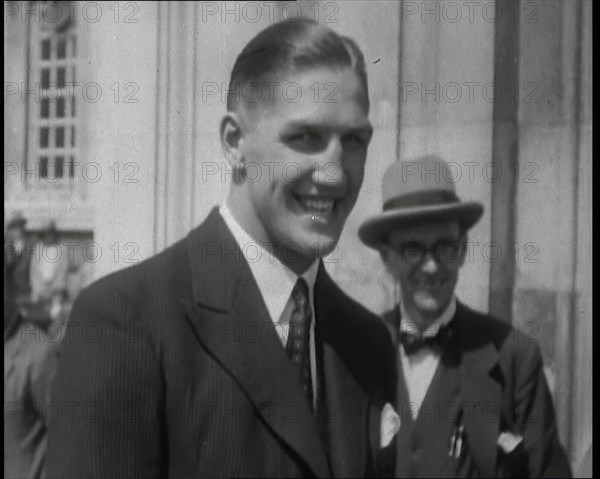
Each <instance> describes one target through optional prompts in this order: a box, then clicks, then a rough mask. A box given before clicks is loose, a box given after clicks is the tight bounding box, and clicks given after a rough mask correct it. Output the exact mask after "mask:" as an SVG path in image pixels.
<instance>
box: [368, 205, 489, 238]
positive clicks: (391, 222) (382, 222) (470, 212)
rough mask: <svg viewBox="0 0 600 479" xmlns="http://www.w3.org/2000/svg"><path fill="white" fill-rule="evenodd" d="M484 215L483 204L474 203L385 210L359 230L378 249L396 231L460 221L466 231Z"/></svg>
mask: <svg viewBox="0 0 600 479" xmlns="http://www.w3.org/2000/svg"><path fill="white" fill-rule="evenodd" d="M482 214H483V205H482V204H481V203H477V202H474V201H471V202H465V203H457V204H448V205H435V206H416V207H413V208H404V209H402V210H391V211H385V212H383V213H382V214H380V215H377V216H374V217H372V218H369V219H368V220H366V221H365V222H364V223H363V224H362V225H361V226H360V228H359V229H358V236H359V237H360V239H361V240H362V242H363V243H364V244H366V245H367V246H369V247H371V248H377V247H378V246H379V245H380V244H381V243H382V242H383V240H384V239H385V237H386V236H387V235H388V234H389V233H390V232H391V231H392V230H394V229H398V228H402V227H406V226H414V225H418V224H420V223H424V222H429V221H452V220H456V221H458V223H459V224H460V226H461V227H462V228H464V229H465V230H466V229H469V228H471V227H472V226H473V225H475V223H477V221H479V219H480V218H481V215H482Z"/></svg>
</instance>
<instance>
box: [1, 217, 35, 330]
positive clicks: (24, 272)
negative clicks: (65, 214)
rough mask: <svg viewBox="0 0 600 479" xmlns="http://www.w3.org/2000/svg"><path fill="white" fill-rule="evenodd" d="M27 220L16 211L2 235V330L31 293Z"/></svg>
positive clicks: (29, 244) (30, 248)
mask: <svg viewBox="0 0 600 479" xmlns="http://www.w3.org/2000/svg"><path fill="white" fill-rule="evenodd" d="M26 224H27V220H26V219H25V217H24V216H23V214H22V213H21V212H17V213H16V214H15V215H14V216H13V217H12V218H11V219H10V220H9V221H8V223H7V224H6V233H5V236H4V331H6V329H7V327H8V324H9V323H10V322H11V321H12V320H13V319H14V318H15V316H16V314H17V311H18V309H19V306H20V305H22V304H24V303H25V302H27V301H28V300H29V298H30V294H31V284H30V271H29V270H30V266H31V259H32V244H31V241H30V240H28V238H27V235H26V231H25V225H26Z"/></svg>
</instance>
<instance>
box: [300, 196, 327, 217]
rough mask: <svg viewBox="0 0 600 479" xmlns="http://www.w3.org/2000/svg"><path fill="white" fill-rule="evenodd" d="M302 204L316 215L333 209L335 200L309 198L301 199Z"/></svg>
mask: <svg viewBox="0 0 600 479" xmlns="http://www.w3.org/2000/svg"><path fill="white" fill-rule="evenodd" d="M301 202H302V206H304V207H305V208H306V209H307V210H309V211H310V212H311V213H314V214H316V215H325V214H329V213H331V212H332V211H333V204H334V200H320V199H314V198H311V199H307V198H304V199H302V200H301Z"/></svg>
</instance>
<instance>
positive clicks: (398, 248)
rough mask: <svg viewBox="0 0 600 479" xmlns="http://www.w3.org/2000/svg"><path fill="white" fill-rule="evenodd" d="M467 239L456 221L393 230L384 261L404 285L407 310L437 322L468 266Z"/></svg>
mask: <svg viewBox="0 0 600 479" xmlns="http://www.w3.org/2000/svg"><path fill="white" fill-rule="evenodd" d="M465 244H466V238H465V235H464V234H461V230H460V226H459V224H458V222H456V221H446V222H438V223H433V222H431V223H424V224H421V225H416V226H411V227H408V228H403V229H398V230H396V231H393V232H392V233H391V234H390V236H389V239H388V243H387V245H386V247H385V253H384V259H385V262H386V265H387V267H388V269H389V270H390V272H391V273H392V274H393V275H394V276H395V277H396V279H397V280H398V281H399V282H400V287H401V291H402V299H403V301H404V306H405V307H406V309H407V311H408V312H409V313H410V314H413V315H419V316H420V317H421V318H423V319H426V320H433V319H436V318H437V317H438V316H439V315H441V314H442V312H443V311H444V309H445V308H446V307H447V306H448V304H449V303H450V300H451V299H452V296H453V293H454V288H455V287H456V282H457V280H458V271H459V269H460V268H461V266H462V265H463V263H464V253H465Z"/></svg>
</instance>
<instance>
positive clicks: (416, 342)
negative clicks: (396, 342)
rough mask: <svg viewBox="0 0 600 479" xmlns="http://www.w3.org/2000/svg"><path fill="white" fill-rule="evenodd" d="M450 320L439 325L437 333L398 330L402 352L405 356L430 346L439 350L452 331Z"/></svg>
mask: <svg viewBox="0 0 600 479" xmlns="http://www.w3.org/2000/svg"><path fill="white" fill-rule="evenodd" d="M453 322H454V321H450V322H449V323H448V324H445V325H444V326H440V328H439V329H438V331H437V333H436V334H434V335H419V334H414V333H409V332H407V331H401V332H400V342H401V343H402V347H403V348H404V353H405V354H406V355H407V356H410V355H412V354H415V353H416V352H417V351H419V350H421V349H422V348H430V349H433V350H436V351H441V350H442V349H443V347H444V345H445V344H446V340H447V339H448V337H449V336H450V334H451V333H452V329H453V328H452V323H453Z"/></svg>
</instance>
